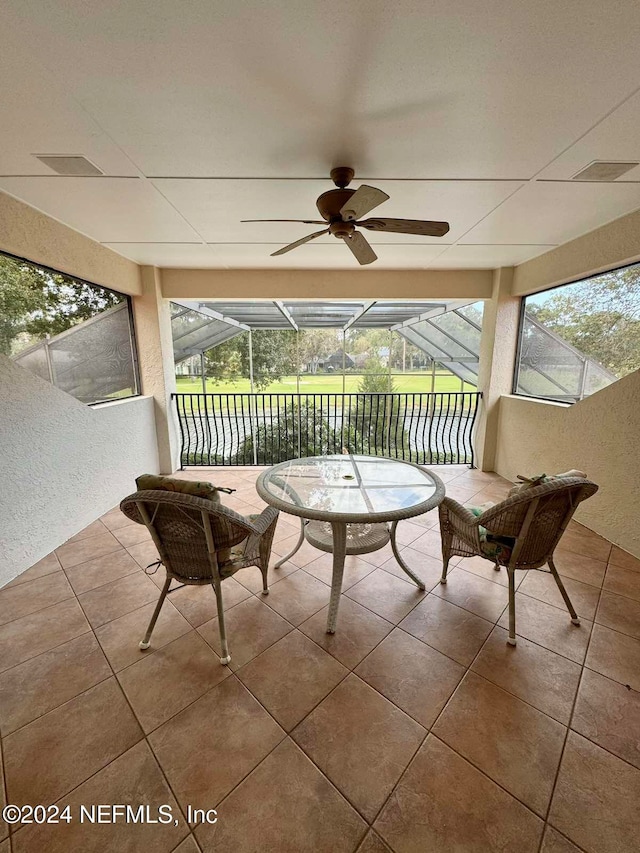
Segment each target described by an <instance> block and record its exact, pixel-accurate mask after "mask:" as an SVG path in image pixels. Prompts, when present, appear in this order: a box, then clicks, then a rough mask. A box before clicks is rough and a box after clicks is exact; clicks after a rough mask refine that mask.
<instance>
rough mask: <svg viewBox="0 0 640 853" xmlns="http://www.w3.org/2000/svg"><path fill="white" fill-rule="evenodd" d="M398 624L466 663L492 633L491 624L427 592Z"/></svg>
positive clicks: (451, 656) (465, 664)
mask: <svg viewBox="0 0 640 853" xmlns="http://www.w3.org/2000/svg"><path fill="white" fill-rule="evenodd" d="M400 627H401V628H402V629H403V630H404V631H407V632H408V633H409V634H412V635H413V636H414V637H417V638H418V639H419V640H422V641H423V642H425V643H428V644H429V645H430V646H432V647H433V648H434V649H438V651H440V652H443V653H444V654H445V655H447V656H448V657H450V658H453V660H456V661H458V663H461V664H463V666H468V665H469V664H470V663H471V661H472V660H473V659H474V657H475V656H476V655H477V654H478V651H479V650H480V647H481V646H482V644H483V643H484V641H485V640H486V639H487V637H488V636H489V634H490V633H491V630H492V628H493V623H492V622H487V620H486V619H481V618H480V617H479V616H475V615H474V614H473V613H470V612H469V611H468V610H463V609H462V608H461V607H457V606H456V605H455V604H450V603H449V602H448V601H445V600H444V599H443V598H440V596H437V595H428V596H427V597H426V598H425V599H424V600H423V601H421V602H420V604H419V605H418V606H417V607H415V608H414V609H413V610H412V611H411V613H409V615H408V616H407V617H406V618H405V619H403V620H402V622H401V623H400Z"/></svg>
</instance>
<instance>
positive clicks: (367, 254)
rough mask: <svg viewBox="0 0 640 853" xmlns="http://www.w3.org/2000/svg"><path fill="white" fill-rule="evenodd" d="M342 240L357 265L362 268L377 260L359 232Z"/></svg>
mask: <svg viewBox="0 0 640 853" xmlns="http://www.w3.org/2000/svg"><path fill="white" fill-rule="evenodd" d="M342 239H343V240H344V242H345V243H346V244H347V246H348V247H349V248H350V249H351V251H352V252H353V254H354V255H355V258H356V260H357V261H358V263H359V264H361V265H362V266H364V265H365V264H372V263H373V262H374V261H377V260H378V256H377V255H376V253H375V252H374V251H373V249H372V248H371V246H370V245H369V244H368V243H367V241H366V239H365V237H364V235H362V234H361V233H360V232H359V231H354V232H353V234H352V235H351V237H343V238H342Z"/></svg>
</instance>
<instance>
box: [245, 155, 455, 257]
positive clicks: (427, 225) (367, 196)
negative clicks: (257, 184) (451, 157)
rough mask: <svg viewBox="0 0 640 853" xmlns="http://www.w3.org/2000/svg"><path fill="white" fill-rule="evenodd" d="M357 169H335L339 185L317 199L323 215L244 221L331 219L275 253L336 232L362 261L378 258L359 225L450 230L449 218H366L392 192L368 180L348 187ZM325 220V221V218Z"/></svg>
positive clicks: (425, 232)
mask: <svg viewBox="0 0 640 853" xmlns="http://www.w3.org/2000/svg"><path fill="white" fill-rule="evenodd" d="M354 174H355V173H354V171H353V169H350V168H349V167H348V166H339V167H337V168H335V169H332V170H331V180H332V181H333V182H334V184H335V185H336V187H337V188H338V189H335V190H329V191H328V192H326V193H322V195H321V196H320V197H319V198H318V199H317V201H316V206H317V208H318V210H319V211H320V215H321V216H322V217H323V219H243V220H242V222H304V223H306V224H307V225H324V224H325V222H328V223H329V227H328V228H324V229H323V230H322V231H315V232H314V233H313V234H309V235H308V236H307V237H303V238H302V239H301V240H296V241H295V243H289V245H288V246H284V247H283V248H282V249H278V251H277V252H273V253H272V255H271V257H272V258H273V257H275V256H276V255H284V254H285V252H290V251H291V250H292V249H295V248H297V247H298V246H302V245H303V244H304V243H308V242H309V241H310V240H315V239H316V238H317V237H322V236H324V235H325V234H333V236H334V237H337V238H338V239H339V240H344V242H345V243H346V244H347V246H348V247H349V248H350V249H351V251H352V252H353V254H354V256H355V258H356V260H357V261H358V263H359V264H362V265H364V264H371V263H373V261H376V260H377V259H378V256H377V255H376V253H375V252H374V251H373V249H372V248H371V246H370V245H369V243H368V242H367V240H366V239H365V237H364V235H363V234H362V233H361V232H360V231H356V227H359V228H367V229H368V230H369V231H390V232H393V233H394V234H416V235H418V236H422V237H444V235H445V234H446V233H447V231H448V230H449V223H448V222H431V221H429V220H422V219H382V218H375V219H362V220H360V217H361V216H365V215H366V214H367V213H369V211H370V210H373V209H374V208H375V207H378V205H379V204H382V203H383V202H384V201H387V199H388V198H389V196H388V195H387V194H386V193H384V192H382V190H378V189H376V188H375V187H369V186H367V185H366V184H363V185H362V186H360V187H358V189H357V190H349V189H347V187H348V185H349V184H350V183H351V181H352V180H353V176H354ZM323 220H324V221H323Z"/></svg>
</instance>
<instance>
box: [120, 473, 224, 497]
mask: <svg viewBox="0 0 640 853" xmlns="http://www.w3.org/2000/svg"><path fill="white" fill-rule="evenodd" d="M136 486H137V488H138V490H139V491H141V492H143V491H147V490H155V489H159V490H160V491H163V492H179V493H180V494H181V495H193V497H196V498H205V499H206V500H210V501H213V503H220V495H219V494H218V489H217V487H216V486H214V485H213V484H212V483H206V482H200V481H197V480H180V479H179V478H178V477H163V476H162V475H160V474H141V475H140V476H139V477H136Z"/></svg>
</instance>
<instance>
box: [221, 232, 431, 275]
mask: <svg viewBox="0 0 640 853" xmlns="http://www.w3.org/2000/svg"><path fill="white" fill-rule="evenodd" d="M332 241H333V242H331V243H325V244H319V243H313V244H311V245H309V244H307V245H305V246H300V247H299V248H297V249H294V250H293V251H291V252H288V253H287V254H286V255H280V256H279V257H277V258H272V257H270V252H272V251H275V249H276V248H277V246H265V245H255V244H245V245H240V244H237V243H231V244H229V243H227V244H218V245H216V247H215V249H216V252H217V253H218V255H219V256H220V258H221V260H222V262H223V264H224V265H226V266H228V267H231V268H242V267H248V268H256V267H257V268H264V269H323V268H326V269H348V270H366V269H367V267H361V266H360V265H359V264H358V262H357V261H356V259H355V258H354V257H353V255H352V254H351V252H350V251H349V249H348V248H347V247H346V246H345V245H344V244H343V243H342V242H338V241H337V240H335V239H334V238H332ZM441 252H442V247H441V246H429V245H417V246H410V245H401V246H400V245H392V246H376V254H377V255H378V260H377V261H376V262H375V265H374V266H373V267H371V268H375V269H403V268H404V269H411V268H415V269H426V268H427V267H429V266H430V265H431V263H432V261H433V260H434V259H435V258H436V257H437V256H438V255H439V254H440V253H441Z"/></svg>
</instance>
